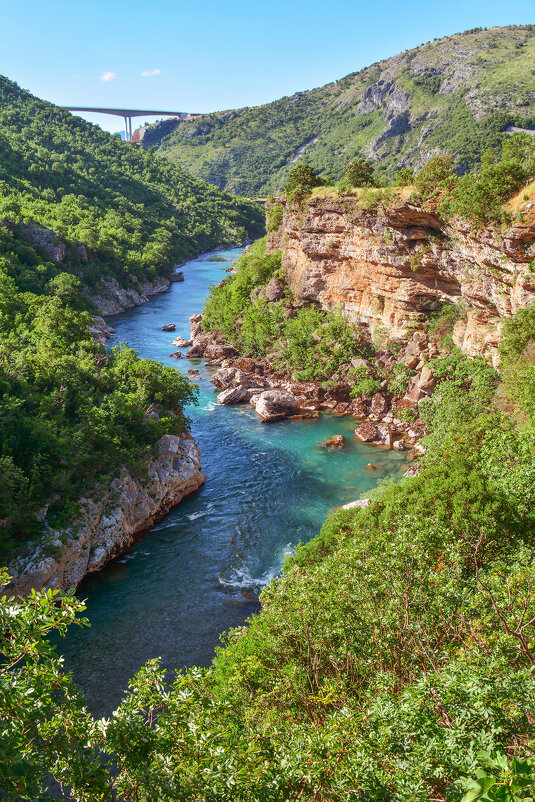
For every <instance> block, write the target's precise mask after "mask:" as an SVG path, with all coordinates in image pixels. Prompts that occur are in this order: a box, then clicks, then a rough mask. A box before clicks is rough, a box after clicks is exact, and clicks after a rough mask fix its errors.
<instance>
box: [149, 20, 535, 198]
mask: <svg viewBox="0 0 535 802" xmlns="http://www.w3.org/2000/svg"><path fill="white" fill-rule="evenodd" d="M534 57H535V27H534V26H532V25H525V26H518V27H515V26H508V27H503V28H490V29H488V30H487V29H475V30H473V31H466V32H465V33H462V34H457V35H455V36H450V37H447V38H444V39H439V40H436V41H434V42H429V43H427V44H425V45H421V46H420V47H417V48H414V49H413V50H409V51H406V52H404V53H400V54H399V55H397V56H394V57H392V58H389V59H387V60H385V61H381V62H378V63H376V64H373V65H372V66H371V67H368V68H366V69H363V70H361V71H360V72H357V73H352V74H351V75H348V76H346V77H345V78H342V79H341V80H339V81H336V82H335V83H332V84H328V85H327V86H324V87H321V88H319V89H313V90H311V91H305V92H297V93H296V94H295V95H292V96H291V97H284V98H282V99H281V100H277V101H276V102H274V103H269V104H267V105H265V106H259V107H255V108H244V109H237V110H233V111H224V112H218V113H214V114H207V115H204V116H203V117H202V118H201V119H197V120H192V121H190V122H181V123H179V122H177V121H173V120H169V121H166V122H163V123H161V124H159V125H154V126H152V127H151V128H149V130H148V131H147V133H146V134H145V138H144V140H143V145H144V147H145V148H147V149H149V150H155V151H156V152H158V153H160V154H163V155H165V156H167V157H168V158H169V159H170V160H171V161H172V162H173V163H174V164H177V165H181V166H183V167H185V168H186V169H188V170H190V171H191V172H192V173H193V174H194V175H196V176H198V177H201V178H204V179H205V180H207V181H210V182H212V183H214V184H216V185H218V186H220V187H223V188H225V189H227V190H229V191H231V192H233V193H237V194H245V195H251V196H254V195H256V194H265V193H268V192H272V191H275V190H278V189H280V188H281V187H282V186H283V185H284V181H285V178H286V174H287V171H288V169H289V167H290V166H291V164H292V162H293V161H295V160H296V159H297V158H299V156H301V154H302V156H303V158H306V159H307V160H308V161H309V162H310V163H311V165H312V166H313V167H314V169H315V170H316V171H318V172H320V173H321V174H322V176H324V177H325V176H329V177H330V178H332V179H338V178H340V177H341V176H342V173H343V166H344V164H345V163H346V162H348V161H350V160H351V159H353V158H354V157H355V156H356V155H362V156H365V157H367V158H370V159H372V160H373V161H376V162H377V170H378V174H379V175H380V176H382V177H389V178H392V177H393V175H394V172H395V170H396V168H398V167H402V166H409V167H413V168H414V167H417V166H421V165H422V164H423V163H424V162H426V161H427V160H428V159H429V157H430V156H432V155H434V154H436V153H437V152H439V151H448V152H449V153H450V154H451V155H452V156H453V159H454V165H455V167H456V169H457V170H458V171H461V172H462V171H465V170H466V169H468V168H470V167H473V166H474V165H475V164H476V163H477V161H478V160H479V158H480V157H481V155H482V154H483V152H484V151H485V150H486V149H487V148H488V147H490V146H497V145H500V144H501V142H502V141H503V140H504V139H505V138H507V136H508V135H509V134H508V129H510V128H511V127H515V126H516V127H521V128H528V129H535V70H534V67H533V64H534Z"/></svg>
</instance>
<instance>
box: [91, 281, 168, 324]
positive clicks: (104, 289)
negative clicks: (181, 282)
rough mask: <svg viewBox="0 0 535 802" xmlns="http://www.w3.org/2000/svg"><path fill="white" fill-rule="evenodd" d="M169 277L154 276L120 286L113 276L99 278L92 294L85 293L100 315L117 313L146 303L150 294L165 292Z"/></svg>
mask: <svg viewBox="0 0 535 802" xmlns="http://www.w3.org/2000/svg"><path fill="white" fill-rule="evenodd" d="M170 283H171V282H170V281H169V279H166V278H155V279H154V280H153V281H138V280H135V281H133V282H132V284H131V286H130V287H121V286H120V285H119V283H118V281H117V280H116V279H114V278H107V279H101V280H100V282H99V283H98V285H97V290H96V292H95V293H94V294H91V295H90V294H89V293H88V294H87V295H88V298H90V300H91V301H93V303H94V304H95V306H96V308H97V309H98V311H99V313H100V314H101V315H118V314H119V313H120V312H124V310H125V309H133V308H134V307H135V306H141V305H142V304H145V303H147V301H148V300H149V298H150V297H151V296H152V295H158V294H159V293H162V292H167V290H168V289H169V286H170Z"/></svg>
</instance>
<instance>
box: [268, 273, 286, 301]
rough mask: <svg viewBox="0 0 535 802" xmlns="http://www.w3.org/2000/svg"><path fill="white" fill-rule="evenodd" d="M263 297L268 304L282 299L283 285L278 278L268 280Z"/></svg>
mask: <svg viewBox="0 0 535 802" xmlns="http://www.w3.org/2000/svg"><path fill="white" fill-rule="evenodd" d="M264 296H265V298H266V301H267V302H268V303H273V301H280V300H282V298H284V284H283V283H282V281H280V279H278V278H272V279H270V280H269V281H268V283H267V285H266V289H265V290H264Z"/></svg>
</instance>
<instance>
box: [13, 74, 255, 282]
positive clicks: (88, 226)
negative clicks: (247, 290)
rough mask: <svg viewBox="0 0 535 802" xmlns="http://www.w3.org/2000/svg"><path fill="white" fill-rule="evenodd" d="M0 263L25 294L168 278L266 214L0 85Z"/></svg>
mask: <svg viewBox="0 0 535 802" xmlns="http://www.w3.org/2000/svg"><path fill="white" fill-rule="evenodd" d="M0 222H3V223H4V225H3V226H1V227H0V235H1V236H0V259H2V260H3V262H4V267H7V269H8V272H9V273H10V274H11V275H12V276H13V278H15V280H16V281H17V283H19V286H21V287H22V288H23V289H26V290H31V291H34V292H35V291H37V292H39V291H42V290H43V288H44V286H45V284H46V282H47V281H48V280H50V279H51V278H53V277H54V276H55V275H56V274H57V273H58V272H65V271H67V272H73V273H75V274H76V275H78V276H79V277H81V278H82V279H83V280H84V282H85V283H86V284H91V283H93V284H94V283H95V282H97V281H98V279H99V278H101V277H102V276H103V275H108V276H110V275H111V276H114V277H115V278H116V279H117V280H118V281H119V283H120V284H123V285H124V284H126V283H127V282H128V281H129V280H131V279H147V278H154V277H155V276H162V275H169V274H170V273H171V271H172V269H173V265H174V264H176V263H177V262H179V261H181V260H183V259H186V258H188V257H191V256H194V255H196V254H197V253H199V252H200V251H202V250H207V249H209V248H212V247H214V246H215V245H220V244H227V243H228V244H230V243H234V242H240V241H243V240H244V239H245V237H246V236H247V235H248V234H250V235H253V236H254V235H258V233H260V232H261V231H262V228H263V214H262V212H261V211H260V210H259V209H258V208H256V207H255V206H254V205H253V204H251V203H250V202H248V201H241V200H238V199H236V198H233V197H231V196H229V195H227V194H226V193H223V192H221V191H220V190H218V189H216V188H215V187H213V186H210V185H208V184H205V183H204V182H202V181H199V180H197V179H194V178H192V177H191V176H189V175H187V174H186V173H185V172H184V171H183V170H181V169H179V168H177V167H175V166H172V165H170V164H169V163H168V162H167V161H164V160H162V159H158V158H155V157H154V155H153V154H146V153H143V152H142V151H140V150H139V149H138V148H136V147H134V146H132V145H130V144H129V143H125V142H121V141H120V140H119V139H118V138H116V137H114V136H111V135H110V134H108V133H105V132H104V131H101V130H100V129H99V128H97V127H96V126H94V125H91V124H89V123H87V122H84V121H83V120H81V119H80V118H78V117H74V116H72V115H71V114H69V113H68V112H66V111H63V110H62V109H60V108H58V107H57V106H54V105H53V104H51V103H46V102H44V101H42V100H39V99H38V98H36V97H33V96H32V95H31V94H29V93H28V92H25V91H23V90H22V89H20V88H19V87H18V86H17V85H16V84H15V83H13V82H11V81H9V80H8V79H6V78H3V77H0Z"/></svg>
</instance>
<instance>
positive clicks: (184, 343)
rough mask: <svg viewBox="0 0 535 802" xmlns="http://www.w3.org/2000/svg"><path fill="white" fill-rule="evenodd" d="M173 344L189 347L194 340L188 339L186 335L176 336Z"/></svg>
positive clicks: (177, 346) (179, 346) (178, 346)
mask: <svg viewBox="0 0 535 802" xmlns="http://www.w3.org/2000/svg"><path fill="white" fill-rule="evenodd" d="M172 345H174V346H175V348H189V347H190V345H193V340H186V339H184V337H175V339H174V340H173V342H172Z"/></svg>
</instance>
